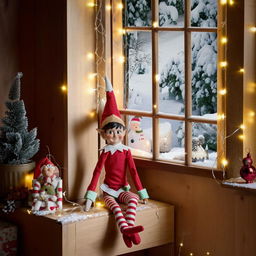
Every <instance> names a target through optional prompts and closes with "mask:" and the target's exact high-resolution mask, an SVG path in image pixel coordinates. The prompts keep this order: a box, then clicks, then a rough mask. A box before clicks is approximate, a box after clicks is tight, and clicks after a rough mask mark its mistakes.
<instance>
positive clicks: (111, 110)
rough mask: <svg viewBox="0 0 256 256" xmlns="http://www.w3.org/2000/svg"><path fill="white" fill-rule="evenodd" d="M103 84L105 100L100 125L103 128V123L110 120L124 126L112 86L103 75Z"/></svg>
mask: <svg viewBox="0 0 256 256" xmlns="http://www.w3.org/2000/svg"><path fill="white" fill-rule="evenodd" d="M105 85H106V95H107V102H106V105H105V107H104V111H103V113H102V118H101V123H100V124H101V125H100V126H101V128H103V127H104V126H105V125H107V124H108V123H112V122H116V123H119V124H122V125H123V126H125V125H124V121H123V120H122V118H121V115H120V113H119V110H118V108H117V104H116V98H115V94H114V91H113V87H112V85H111V83H110V82H109V80H108V78H107V77H105Z"/></svg>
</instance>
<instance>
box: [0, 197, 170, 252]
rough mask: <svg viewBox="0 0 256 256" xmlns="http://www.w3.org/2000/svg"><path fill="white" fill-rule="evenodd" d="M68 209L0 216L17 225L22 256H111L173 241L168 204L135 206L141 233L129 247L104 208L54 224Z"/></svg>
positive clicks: (22, 210) (79, 212)
mask: <svg viewBox="0 0 256 256" xmlns="http://www.w3.org/2000/svg"><path fill="white" fill-rule="evenodd" d="M70 210H71V209H70V207H68V206H67V207H65V208H64V213H63V214H62V216H58V214H53V215H47V216H35V215H32V214H29V211H28V209H24V208H23V209H18V210H16V211H15V213H13V214H9V215H4V216H3V215H2V216H3V217H5V218H8V219H9V220H11V221H13V222H16V223H17V225H18V227H19V231H20V235H19V238H18V240H19V246H20V248H19V249H20V255H26V256H30V255H37V256H40V255H44V256H45V255H49V256H50V255H55V256H57V255H64V256H71V255H72V256H73V255H74V256H83V255H90V256H93V255H95V256H101V255H104V256H107V255H111V256H113V255H120V254H123V253H128V252H133V251H137V250H142V249H146V248H151V247H155V246H160V245H164V244H169V243H173V242H174V207H173V206H171V205H169V204H165V203H161V202H158V201H153V200H149V202H148V204H147V205H139V206H138V211H137V218H136V223H137V224H140V225H143V226H144V228H145V230H144V231H143V232H142V233H140V235H141V239H142V242H141V244H140V245H134V246H133V247H132V248H127V247H126V246H125V244H124V242H123V239H122V236H121V235H120V232H119V231H118V230H117V226H116V224H115V220H114V216H113V214H111V213H110V212H109V211H108V210H107V209H105V208H93V210H91V211H90V212H88V213H84V212H81V211H78V212H76V213H77V214H81V215H83V216H86V217H88V219H85V220H82V221H78V222H73V223H66V224H61V223H59V222H57V219H59V218H61V217H64V216H67V215H70V214H71V211H70ZM98 215H102V216H98Z"/></svg>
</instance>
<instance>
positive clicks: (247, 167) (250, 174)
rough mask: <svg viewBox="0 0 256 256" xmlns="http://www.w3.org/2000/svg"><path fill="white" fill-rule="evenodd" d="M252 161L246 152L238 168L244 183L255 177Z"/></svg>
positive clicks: (251, 180)
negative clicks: (241, 164)
mask: <svg viewBox="0 0 256 256" xmlns="http://www.w3.org/2000/svg"><path fill="white" fill-rule="evenodd" d="M252 163H253V161H252V158H251V154H250V153H248V154H247V156H246V157H245V158H244V159H243V166H242V167H241V169H240V175H241V177H242V178H243V179H244V180H245V181H246V183H252V182H253V181H254V179H255V178H256V169H255V167H254V166H253V165H252Z"/></svg>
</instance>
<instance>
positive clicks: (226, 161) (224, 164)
mask: <svg viewBox="0 0 256 256" xmlns="http://www.w3.org/2000/svg"><path fill="white" fill-rule="evenodd" d="M221 163H222V165H223V167H226V166H227V165H228V160H227V159H225V158H223V159H222V161H221Z"/></svg>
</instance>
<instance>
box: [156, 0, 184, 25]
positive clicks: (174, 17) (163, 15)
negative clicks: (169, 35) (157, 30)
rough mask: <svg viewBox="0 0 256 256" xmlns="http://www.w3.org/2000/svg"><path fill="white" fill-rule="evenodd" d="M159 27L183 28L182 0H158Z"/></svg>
mask: <svg viewBox="0 0 256 256" xmlns="http://www.w3.org/2000/svg"><path fill="white" fill-rule="evenodd" d="M159 26H160V27H174V26H184V1H183V0H159Z"/></svg>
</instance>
